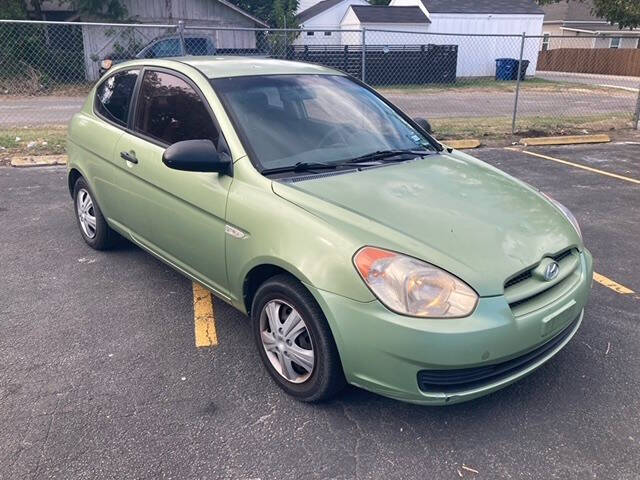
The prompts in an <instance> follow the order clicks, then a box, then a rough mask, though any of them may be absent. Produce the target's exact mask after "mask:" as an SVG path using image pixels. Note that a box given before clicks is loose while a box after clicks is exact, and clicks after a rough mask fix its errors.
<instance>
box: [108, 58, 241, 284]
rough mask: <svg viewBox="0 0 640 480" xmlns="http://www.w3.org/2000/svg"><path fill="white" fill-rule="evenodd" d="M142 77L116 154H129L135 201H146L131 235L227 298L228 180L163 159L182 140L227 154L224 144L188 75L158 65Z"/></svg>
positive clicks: (205, 105)
mask: <svg viewBox="0 0 640 480" xmlns="http://www.w3.org/2000/svg"><path fill="white" fill-rule="evenodd" d="M142 75H143V77H142V80H141V82H140V87H139V91H138V94H137V100H136V107H135V115H134V120H133V128H132V131H130V132H126V133H125V134H124V135H123V136H122V137H121V138H120V141H119V142H118V146H117V148H116V152H117V153H116V155H121V156H124V157H128V158H129V160H127V159H126V158H125V159H123V161H125V162H126V163H127V164H130V165H131V169H130V171H131V173H132V174H133V175H134V176H135V177H136V178H137V180H138V181H137V189H136V190H137V197H138V198H137V200H136V202H138V203H140V204H142V205H144V207H143V208H142V209H141V211H143V212H144V218H141V219H139V221H138V222H137V223H136V225H135V232H134V233H133V236H134V240H135V241H137V242H138V243H140V244H142V245H144V246H145V247H147V248H149V249H150V250H152V251H153V252H155V253H156V254H158V255H160V256H161V257H163V258H164V259H165V260H167V261H169V262H170V263H171V264H173V265H174V266H175V267H177V268H178V269H180V270H182V271H183V272H185V273H187V274H189V275H191V276H193V277H195V278H196V279H198V280H200V281H202V282H203V283H205V284H206V285H207V286H209V287H210V288H212V289H214V290H216V292H217V293H218V294H220V295H222V296H225V297H228V290H227V271H226V262H225V255H224V242H225V211H226V203H227V195H228V192H229V187H230V186H231V182H232V177H230V176H228V175H221V174H218V173H198V172H183V171H178V170H172V169H170V168H168V167H167V166H165V165H164V164H163V163H162V154H163V153H164V151H165V149H166V148H167V147H168V146H169V145H172V144H173V143H176V142H179V141H183V140H195V139H210V140H212V141H213V142H214V144H215V145H216V146H217V148H218V151H219V153H220V155H228V148H227V146H226V142H225V141H224V138H223V137H222V135H221V134H220V133H219V128H218V127H217V122H215V119H214V117H213V113H212V112H211V109H210V108H209V106H208V104H207V102H206V100H205V99H204V97H203V96H202V93H201V92H200V91H199V90H198V88H197V87H196V86H195V84H194V83H193V82H191V81H190V80H189V79H188V78H187V77H185V76H183V75H182V74H179V73H177V72H175V71H172V70H167V69H155V68H154V69H151V68H147V69H145V70H144V72H143V73H142ZM130 160H133V163H132V162H131V161H130Z"/></svg>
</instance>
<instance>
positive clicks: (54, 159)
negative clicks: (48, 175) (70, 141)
mask: <svg viewBox="0 0 640 480" xmlns="http://www.w3.org/2000/svg"><path fill="white" fill-rule="evenodd" d="M66 164H67V156H66V155H29V156H23V157H12V158H11V166H12V167H18V168H25V167H50V166H52V165H66Z"/></svg>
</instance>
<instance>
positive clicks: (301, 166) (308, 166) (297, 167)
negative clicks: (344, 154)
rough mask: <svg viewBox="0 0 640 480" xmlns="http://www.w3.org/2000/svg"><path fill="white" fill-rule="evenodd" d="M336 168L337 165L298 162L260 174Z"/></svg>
mask: <svg viewBox="0 0 640 480" xmlns="http://www.w3.org/2000/svg"><path fill="white" fill-rule="evenodd" d="M337 167H338V165H337V164H335V163H320V162H298V163H296V164H294V165H287V166H284V167H274V168H265V169H264V170H262V172H261V173H262V174H263V175H267V174H270V173H285V172H308V171H310V170H333V169H335V168H337Z"/></svg>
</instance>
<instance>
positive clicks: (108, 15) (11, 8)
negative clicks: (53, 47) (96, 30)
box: [0, 0, 127, 20]
mask: <svg viewBox="0 0 640 480" xmlns="http://www.w3.org/2000/svg"><path fill="white" fill-rule="evenodd" d="M60 3H63V4H64V3H66V4H68V5H70V7H71V9H72V10H75V11H76V12H78V13H80V14H81V15H82V14H85V15H89V16H91V17H97V18H100V19H105V20H123V19H124V18H125V17H126V16H127V8H126V7H125V6H124V4H123V3H122V1H121V0H67V1H66V2H65V1H64V0H61V1H60ZM0 18H3V19H9V20H21V19H25V18H31V19H32V20H44V18H43V16H42V0H2V1H1V2H0Z"/></svg>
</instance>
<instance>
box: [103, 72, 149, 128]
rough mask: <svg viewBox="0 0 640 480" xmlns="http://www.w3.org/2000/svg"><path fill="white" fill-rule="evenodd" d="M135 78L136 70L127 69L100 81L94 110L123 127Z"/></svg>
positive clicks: (127, 115)
mask: <svg viewBox="0 0 640 480" xmlns="http://www.w3.org/2000/svg"><path fill="white" fill-rule="evenodd" d="M137 79H138V70H127V71H124V72H119V73H116V74H115V75H112V76H110V77H109V78H107V79H106V80H105V81H104V82H102V83H101V84H100V86H99V87H98V89H97V90H96V100H95V110H96V112H97V113H99V114H100V115H102V116H103V117H105V118H106V119H107V120H109V121H111V122H114V123H117V124H118V125H121V126H123V127H125V126H126V125H127V118H128V117H129V105H130V104H131V96H132V95H133V89H134V88H135V86H136V80H137Z"/></svg>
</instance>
